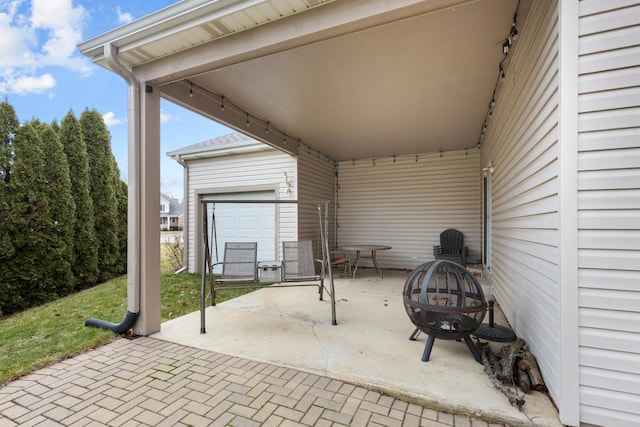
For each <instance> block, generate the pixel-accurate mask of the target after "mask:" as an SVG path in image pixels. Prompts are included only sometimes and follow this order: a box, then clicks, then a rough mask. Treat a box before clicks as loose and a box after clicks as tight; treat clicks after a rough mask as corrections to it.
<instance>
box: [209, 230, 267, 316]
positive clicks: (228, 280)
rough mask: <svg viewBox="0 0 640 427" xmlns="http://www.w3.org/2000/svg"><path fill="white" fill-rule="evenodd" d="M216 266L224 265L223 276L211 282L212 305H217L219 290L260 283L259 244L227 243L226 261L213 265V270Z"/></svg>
mask: <svg viewBox="0 0 640 427" xmlns="http://www.w3.org/2000/svg"><path fill="white" fill-rule="evenodd" d="M216 265H222V274H221V275H220V276H219V277H216V278H215V279H213V280H212V281H211V305H216V290H217V289H218V288H234V287H237V286H238V285H251V284H256V283H258V243H257V242H227V243H225V245H224V259H223V261H222V262H218V263H215V264H213V265H212V268H213V267H215V266H216Z"/></svg>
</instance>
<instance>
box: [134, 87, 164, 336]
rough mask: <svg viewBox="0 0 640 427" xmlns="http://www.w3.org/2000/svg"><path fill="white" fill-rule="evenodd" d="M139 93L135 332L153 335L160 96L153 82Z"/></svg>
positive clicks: (156, 324) (156, 305) (157, 304)
mask: <svg viewBox="0 0 640 427" xmlns="http://www.w3.org/2000/svg"><path fill="white" fill-rule="evenodd" d="M138 94H139V97H140V99H139V105H140V114H139V116H138V117H139V118H140V123H139V129H140V139H139V147H138V150H137V155H138V158H137V160H136V161H134V162H131V161H130V165H129V167H130V169H131V167H132V166H133V167H134V168H135V169H136V170H135V172H134V173H135V174H136V175H137V178H138V179H139V185H138V186H137V187H138V188H137V191H138V194H137V195H136V199H137V203H135V204H134V206H136V205H137V208H138V209H139V211H138V212H136V213H135V214H134V216H133V218H134V223H135V225H134V226H135V227H137V228H138V230H137V232H134V233H133V235H134V237H135V239H136V241H135V242H134V245H133V248H135V249H134V250H137V251H139V262H140V265H139V266H138V267H137V269H138V271H139V280H140V307H139V309H140V313H139V316H138V321H137V322H136V324H135V326H134V329H133V332H134V333H135V334H136V335H149V334H152V333H155V332H158V331H160V215H159V206H160V97H159V94H158V91H156V90H154V87H152V86H145V87H140V90H139V91H138ZM131 163H134V164H133V165H131ZM132 225H133V224H131V223H130V225H129V226H130V227H131V226H132ZM130 248H131V246H130ZM130 265H131V264H130Z"/></svg>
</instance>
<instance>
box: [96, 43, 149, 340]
mask: <svg viewBox="0 0 640 427" xmlns="http://www.w3.org/2000/svg"><path fill="white" fill-rule="evenodd" d="M104 56H105V59H106V61H107V63H108V64H109V66H110V67H111V69H112V70H113V71H114V72H115V73H117V74H118V75H119V76H121V77H122V78H123V79H125V80H126V81H127V87H128V95H127V96H128V102H127V105H128V106H129V109H128V112H127V119H128V141H129V152H128V155H129V184H128V188H129V194H128V200H129V207H128V216H129V220H130V224H129V227H128V231H127V233H128V235H127V239H128V248H127V249H128V250H127V312H126V313H125V316H124V319H123V320H122V322H120V323H111V322H106V321H104V320H99V319H87V321H86V322H85V326H89V327H94V328H102V329H107V330H111V331H113V332H116V333H118V334H123V333H125V332H127V331H129V329H131V328H132V327H133V326H134V325H135V323H136V320H137V319H138V315H139V314H140V286H141V282H142V281H141V277H142V276H141V274H140V265H141V261H142V255H141V252H140V244H141V241H142V239H141V234H140V228H141V224H142V221H141V217H140V212H141V210H140V197H139V195H140V182H141V179H140V178H141V175H142V171H141V170H140V167H139V160H140V117H139V115H140V103H139V96H140V82H139V81H138V80H137V79H136V77H135V75H134V74H133V72H131V70H129V69H127V68H126V67H125V66H124V65H122V64H121V63H120V61H119V60H118V48H117V47H115V46H113V45H112V44H110V43H107V44H105V45H104Z"/></svg>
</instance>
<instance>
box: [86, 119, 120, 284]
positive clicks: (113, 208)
mask: <svg viewBox="0 0 640 427" xmlns="http://www.w3.org/2000/svg"><path fill="white" fill-rule="evenodd" d="M80 125H81V126H82V135H83V137H84V141H85V144H86V145H87V155H88V157H89V159H90V162H89V176H90V180H89V181H90V186H91V197H92V199H93V209H94V218H95V233H96V239H97V240H98V242H99V245H98V271H99V277H98V278H99V280H100V281H101V282H102V281H106V280H108V279H110V278H112V277H114V276H115V275H116V274H117V271H116V270H117V268H116V262H117V260H118V253H119V244H118V227H119V223H118V200H117V198H116V186H115V183H116V182H117V181H116V180H117V179H118V176H117V175H116V171H115V170H114V168H113V166H114V161H113V154H112V153H111V135H110V134H109V130H108V129H107V126H106V125H105V123H104V120H103V118H102V115H101V114H100V113H99V112H98V111H97V110H89V109H86V110H85V111H84V112H83V113H82V115H81V116H80Z"/></svg>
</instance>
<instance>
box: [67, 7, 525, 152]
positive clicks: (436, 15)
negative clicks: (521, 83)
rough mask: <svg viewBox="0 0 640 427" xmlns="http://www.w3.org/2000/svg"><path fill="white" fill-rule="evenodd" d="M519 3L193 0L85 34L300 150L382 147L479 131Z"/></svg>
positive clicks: (155, 79) (232, 119)
mask: <svg viewBox="0 0 640 427" xmlns="http://www.w3.org/2000/svg"><path fill="white" fill-rule="evenodd" d="M518 4H519V2H518V0H471V1H460V0H432V1H418V0H396V1H393V2H389V1H385V0H360V1H345V0H327V1H323V0H253V1H249V0H241V1H238V0H218V1H210V0H209V1H204V0H184V1H181V2H178V3H176V4H174V5H171V6H169V7H167V8H165V9H162V10H160V11H158V12H156V13H154V14H151V15H148V16H146V17H143V18H141V19H139V20H137V21H133V22H131V23H130V24H127V25H125V26H123V27H120V28H116V29H114V30H112V31H110V32H108V33H105V34H103V35H101V36H98V37H96V38H94V39H91V40H88V41H86V42H84V43H82V44H81V45H80V46H79V47H80V50H81V51H82V53H83V54H85V55H87V56H90V57H92V58H93V60H94V61H95V62H96V63H98V64H99V65H101V66H103V67H105V68H108V65H107V63H106V61H105V58H104V46H105V45H107V44H111V45H113V46H115V47H117V49H118V59H119V60H120V62H121V63H123V64H124V65H125V66H126V67H128V68H130V69H131V70H132V71H133V72H134V74H135V75H136V76H137V78H138V79H140V80H141V81H144V82H147V83H149V84H152V85H155V86H156V87H158V88H159V90H160V92H161V96H163V97H165V98H167V99H169V100H171V101H173V102H176V103H177V104H179V105H182V106H184V107H185V108H188V109H191V110H193V111H196V112H198V113H200V114H203V115H205V116H207V117H210V118H212V119H214V120H217V121H219V122H221V123H223V124H226V125H228V126H230V127H232V128H235V129H236V130H239V131H241V132H243V133H247V134H250V135H251V136H253V137H255V138H256V139H259V140H261V141H264V142H267V143H269V144H270V145H273V146H278V147H280V148H283V149H285V151H289V152H290V153H292V154H295V153H296V152H297V150H296V148H297V146H298V145H300V144H305V145H307V146H310V147H312V148H313V149H316V150H318V151H320V152H322V153H324V154H326V155H327V156H328V157H330V158H333V159H336V160H346V159H354V158H376V157H377V158H379V157H385V156H393V155H405V154H415V153H427V152H436V151H447V150H460V149H469V148H473V147H475V146H476V145H477V144H478V142H479V136H480V132H481V128H482V125H483V122H484V120H485V118H486V115H487V110H488V105H489V102H490V100H491V98H492V94H493V91H494V89H495V88H496V84H497V80H496V79H497V76H498V66H499V64H500V62H501V60H503V59H504V53H503V50H502V44H503V42H504V40H505V38H506V37H508V35H509V31H510V29H511V24H512V22H513V18H514V12H515V10H516V6H517V5H518ZM529 4H530V0H528V1H527V0H524V1H522V4H521V5H520V9H519V11H518V23H519V25H522V22H523V21H524V17H525V15H526V11H527V10H528V6H529ZM504 66H505V67H506V66H508V64H504ZM223 97H224V99H223ZM224 100H226V108H224V109H223V108H221V107H222V105H221V104H223V103H224ZM247 121H249V122H250V126H248V127H247V126H246V122H247ZM287 139H288V142H289V143H288V144H287V143H286V142H287ZM296 142H297V144H296Z"/></svg>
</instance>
